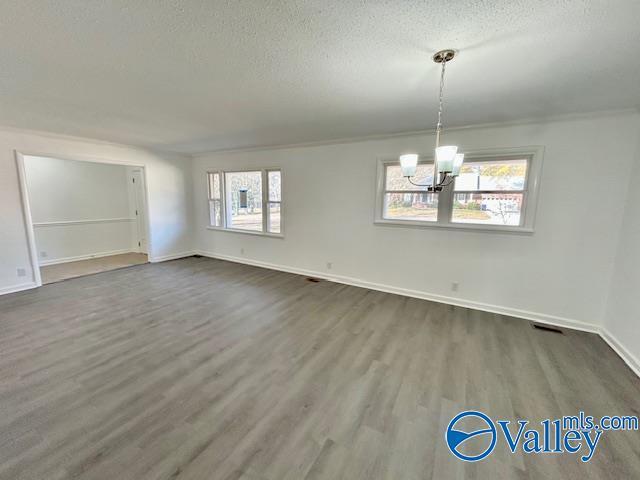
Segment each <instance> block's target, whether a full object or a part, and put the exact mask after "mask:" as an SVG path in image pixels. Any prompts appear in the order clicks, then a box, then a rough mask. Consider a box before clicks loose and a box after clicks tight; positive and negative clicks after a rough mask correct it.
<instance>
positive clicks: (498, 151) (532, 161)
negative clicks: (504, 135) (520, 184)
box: [373, 145, 545, 234]
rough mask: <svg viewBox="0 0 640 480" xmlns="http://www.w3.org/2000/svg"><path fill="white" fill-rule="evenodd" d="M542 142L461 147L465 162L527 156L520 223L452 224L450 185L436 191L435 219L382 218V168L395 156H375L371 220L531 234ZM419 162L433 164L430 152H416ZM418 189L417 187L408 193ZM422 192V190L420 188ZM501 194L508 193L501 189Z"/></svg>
mask: <svg viewBox="0 0 640 480" xmlns="http://www.w3.org/2000/svg"><path fill="white" fill-rule="evenodd" d="M544 150H545V148H544V146H543V145H524V146H520V147H504V148H492V149H486V148H483V149H469V150H467V149H465V161H467V160H468V161H469V162H474V161H475V162H478V161H491V160H493V159H511V158H515V159H520V158H522V157H524V158H527V159H528V162H527V177H526V183H525V186H524V189H523V190H521V191H519V192H518V193H523V194H524V203H523V208H522V213H521V218H522V224H521V225H495V224H491V225H486V224H482V223H463V222H460V223H456V222H453V221H452V219H451V214H452V206H453V200H454V198H453V197H454V194H455V193H456V192H454V191H453V186H451V187H448V188H445V189H444V190H443V191H442V192H441V193H440V199H439V200H438V203H439V208H438V220H437V221H431V222H426V221H422V222H421V221H415V220H401V219H388V218H384V195H385V192H386V191H387V190H386V189H385V182H386V178H385V177H386V167H387V166H388V165H397V164H398V159H397V158H389V157H378V162H377V163H378V165H377V171H376V176H377V178H376V198H375V208H374V219H373V223H374V225H377V226H382V227H409V228H427V229H429V228H446V229H450V230H468V231H476V232H491V233H512V234H532V233H534V225H535V216H536V211H537V207H538V191H539V189H540V178H541V176H542V166H543V162H544ZM419 155H420V158H421V160H420V162H419V164H422V165H433V162H434V160H433V155H431V154H419ZM418 191H420V189H419V188H416V189H415V190H412V192H418ZM422 193H425V192H424V191H422ZM505 193H509V192H508V191H505Z"/></svg>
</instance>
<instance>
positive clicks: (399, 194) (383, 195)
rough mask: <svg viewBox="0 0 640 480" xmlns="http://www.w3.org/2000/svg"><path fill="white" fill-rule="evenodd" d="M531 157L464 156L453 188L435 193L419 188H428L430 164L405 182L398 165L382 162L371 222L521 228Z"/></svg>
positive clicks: (405, 179) (523, 219)
mask: <svg viewBox="0 0 640 480" xmlns="http://www.w3.org/2000/svg"><path fill="white" fill-rule="evenodd" d="M534 155H535V154H533V153H532V154H527V155H522V156H513V155H510V156H502V157H501V156H499V155H496V156H495V157H490V156H486V155H483V156H482V157H480V158H474V157H472V156H469V157H470V158H468V159H467V160H466V161H465V163H464V165H463V166H462V168H461V170H460V175H459V176H458V177H457V178H456V179H455V182H454V183H452V184H450V185H448V186H446V187H445V188H444V189H443V190H442V191H441V192H438V193H429V192H428V191H427V187H426V186H423V185H431V184H432V181H433V163H429V162H423V163H419V164H418V167H417V170H416V175H415V176H414V177H412V178H411V181H409V180H408V179H407V178H405V177H403V176H402V171H401V169H400V166H399V165H398V163H397V161H392V160H390V161H388V162H382V163H381V165H382V168H381V170H380V173H381V175H383V177H382V178H381V179H379V185H380V186H381V188H380V189H379V195H380V196H379V198H378V201H379V202H380V203H379V204H378V207H377V210H376V212H377V213H376V219H377V220H376V221H378V222H380V223H398V224H410V225H419V224H421V223H424V224H430V223H431V224H434V225H437V226H446V225H455V224H469V225H490V226H492V227H495V226H503V227H523V226H524V225H525V203H526V201H527V199H528V188H529V187H528V177H529V174H530V172H529V170H530V168H531V160H532V158H533V156H534ZM536 165H537V164H536ZM537 172H539V169H538V170H537ZM416 184H417V185H416ZM527 227H528V228H530V226H527Z"/></svg>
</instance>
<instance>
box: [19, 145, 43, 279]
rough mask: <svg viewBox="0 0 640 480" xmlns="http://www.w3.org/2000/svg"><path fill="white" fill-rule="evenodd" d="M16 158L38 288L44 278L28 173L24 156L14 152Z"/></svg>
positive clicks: (25, 222)
mask: <svg viewBox="0 0 640 480" xmlns="http://www.w3.org/2000/svg"><path fill="white" fill-rule="evenodd" d="M14 155H15V157H16V168H17V170H18V183H19V184H20V197H21V200H22V216H23V221H24V229H25V231H26V232H27V245H28V247H29V259H30V260H31V271H32V272H33V273H32V278H33V282H34V283H35V286H36V287H39V286H41V285H42V276H41V275H40V266H39V265H38V249H37V248H36V234H35V232H34V231H33V223H32V220H31V218H32V217H31V206H30V204H29V190H28V187H27V173H26V170H25V168H24V156H23V154H22V153H20V152H19V151H17V150H14Z"/></svg>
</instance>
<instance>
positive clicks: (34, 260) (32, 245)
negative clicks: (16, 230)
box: [0, 127, 153, 286]
mask: <svg viewBox="0 0 640 480" xmlns="http://www.w3.org/2000/svg"><path fill="white" fill-rule="evenodd" d="M1 130H2V128H1V127H0V131H1ZM14 153H15V156H16V162H17V165H18V178H19V181H20V191H21V194H22V197H23V199H22V203H23V208H22V210H23V213H24V216H25V229H26V230H27V241H28V243H29V249H30V252H31V266H32V268H33V272H34V279H35V281H36V283H37V284H38V286H41V285H42V277H41V275H40V269H39V265H38V254H37V248H36V241H35V234H34V232H33V218H32V216H31V208H30V207H29V195H28V192H27V177H26V173H25V168H24V157H25V156H28V157H52V158H57V159H60V160H73V161H76V162H91V163H102V164H105V163H106V164H110V165H122V166H125V167H134V168H139V169H140V170H141V172H142V178H143V180H144V202H145V204H144V207H145V220H146V222H145V223H146V229H147V255H149V256H150V257H151V255H153V237H152V235H151V217H150V215H149V205H150V202H149V199H150V197H149V186H148V182H147V168H146V167H145V166H144V165H143V164H138V163H127V162H126V161H121V160H119V159H118V160H114V159H111V158H101V157H91V156H82V155H81V156H77V155H66V154H63V155H58V154H56V153H51V152H40V151H33V150H30V151H26V150H24V151H18V150H14Z"/></svg>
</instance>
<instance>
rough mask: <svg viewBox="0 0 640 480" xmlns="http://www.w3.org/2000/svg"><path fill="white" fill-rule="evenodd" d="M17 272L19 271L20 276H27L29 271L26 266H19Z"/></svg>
mask: <svg viewBox="0 0 640 480" xmlns="http://www.w3.org/2000/svg"><path fill="white" fill-rule="evenodd" d="M16 272H17V273H18V276H19V277H26V276H27V271H26V270H25V269H24V268H17V269H16Z"/></svg>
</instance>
